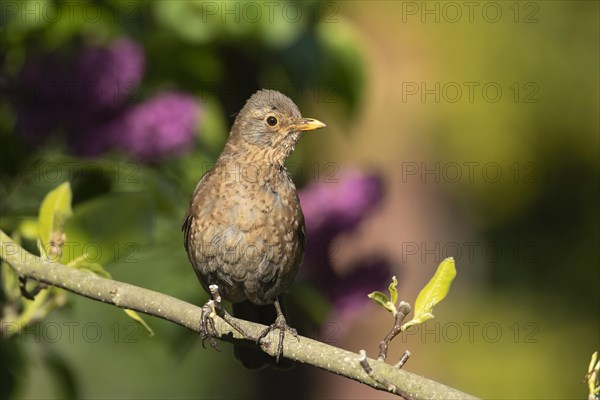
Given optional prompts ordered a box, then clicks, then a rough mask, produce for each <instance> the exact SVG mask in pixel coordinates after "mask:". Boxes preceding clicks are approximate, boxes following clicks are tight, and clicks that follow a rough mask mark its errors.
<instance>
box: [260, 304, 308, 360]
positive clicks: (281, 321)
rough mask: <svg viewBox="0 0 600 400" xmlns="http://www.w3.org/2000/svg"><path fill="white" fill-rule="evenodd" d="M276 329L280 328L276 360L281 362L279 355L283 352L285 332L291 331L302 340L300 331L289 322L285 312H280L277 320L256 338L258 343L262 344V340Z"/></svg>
mask: <svg viewBox="0 0 600 400" xmlns="http://www.w3.org/2000/svg"><path fill="white" fill-rule="evenodd" d="M275 329H279V343H278V344H277V352H276V353H275V361H276V362H279V357H280V356H281V355H282V354H283V338H284V336H285V332H286V331H287V332H289V333H291V334H292V335H294V337H296V339H298V340H300V338H298V332H297V331H296V330H295V329H294V328H292V327H291V326H289V325H288V324H287V321H286V320H285V317H284V316H283V314H279V315H278V316H277V319H276V320H275V322H274V323H272V324H271V326H269V327H268V328H267V329H265V330H264V331H262V333H261V334H260V336H259V337H258V339H256V343H258V344H260V342H261V340H263V339H264V338H265V336H267V335H268V334H269V333H270V332H272V331H274V330H275Z"/></svg>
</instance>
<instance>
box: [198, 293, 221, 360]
mask: <svg viewBox="0 0 600 400" xmlns="http://www.w3.org/2000/svg"><path fill="white" fill-rule="evenodd" d="M215 315H217V311H216V307H215V301H214V300H209V301H207V302H206V304H204V305H203V306H202V314H201V315H200V339H202V347H204V348H206V347H205V346H204V342H205V341H206V340H207V339H208V342H209V343H210V346H211V347H212V348H213V349H215V350H217V351H219V349H218V348H217V342H216V341H215V339H214V338H215V337H216V336H218V333H217V328H216V327H215V320H214V319H213V318H214V317H215Z"/></svg>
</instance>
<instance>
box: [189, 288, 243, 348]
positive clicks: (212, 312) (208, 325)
mask: <svg viewBox="0 0 600 400" xmlns="http://www.w3.org/2000/svg"><path fill="white" fill-rule="evenodd" d="M208 289H209V290H210V297H211V299H210V300H209V301H207V302H206V304H204V306H202V315H201V317H200V338H201V339H202V347H205V346H204V342H205V341H206V340H207V339H208V341H209V343H210V345H211V347H212V348H213V349H215V350H217V351H218V350H219V349H218V348H217V342H215V339H214V338H215V337H217V336H219V334H218V332H217V329H216V326H215V320H214V317H215V316H217V315H218V316H219V317H221V318H222V319H223V320H224V321H225V322H227V323H228V324H229V325H230V326H231V327H232V328H233V329H235V330H236V331H238V332H239V333H241V334H242V335H243V336H244V337H245V338H247V337H248V334H247V333H246V332H245V331H244V329H243V328H242V327H241V326H240V325H239V324H238V323H237V322H236V321H235V320H234V319H233V317H232V316H231V315H229V314H228V313H227V311H225V310H224V309H223V307H222V305H221V295H220V294H219V286H217V285H210V286H209V287H208Z"/></svg>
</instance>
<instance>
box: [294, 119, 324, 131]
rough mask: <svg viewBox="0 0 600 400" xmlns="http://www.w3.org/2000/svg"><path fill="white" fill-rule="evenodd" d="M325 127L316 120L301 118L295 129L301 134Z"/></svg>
mask: <svg viewBox="0 0 600 400" xmlns="http://www.w3.org/2000/svg"><path fill="white" fill-rule="evenodd" d="M326 126H327V125H325V124H324V123H322V122H321V121H319V120H318V119H313V118H302V119H301V120H300V123H299V124H297V125H296V129H298V130H299V131H301V132H305V131H314V130H315V129H320V128H324V127H326Z"/></svg>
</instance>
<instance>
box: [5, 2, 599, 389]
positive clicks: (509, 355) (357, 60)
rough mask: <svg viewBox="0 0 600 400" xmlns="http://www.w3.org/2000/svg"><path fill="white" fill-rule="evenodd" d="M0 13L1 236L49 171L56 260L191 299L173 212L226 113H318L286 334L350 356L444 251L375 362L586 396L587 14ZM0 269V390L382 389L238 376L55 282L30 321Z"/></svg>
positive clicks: (595, 238) (594, 35)
mask: <svg viewBox="0 0 600 400" xmlns="http://www.w3.org/2000/svg"><path fill="white" fill-rule="evenodd" d="M0 11H1V14H0V23H1V30H2V35H1V37H0V42H1V43H2V51H1V56H0V57H1V58H0V68H1V77H0V79H1V81H0V83H1V85H2V86H1V88H2V103H1V105H0V116H1V118H0V140H1V145H0V164H1V166H2V175H1V178H2V179H1V180H0V211H1V221H0V228H1V229H2V230H4V231H5V232H7V233H10V234H11V235H12V236H13V237H15V238H17V239H18V240H20V241H21V243H22V244H23V245H24V246H26V248H28V249H29V250H30V251H33V252H35V251H36V249H35V240H36V237H37V236H36V235H37V222H36V221H37V215H38V209H39V205H40V203H41V201H42V199H43V198H44V196H45V194H46V193H47V192H48V191H50V190H52V189H53V188H55V187H56V186H58V185H59V184H60V183H62V182H65V181H70V183H71V186H72V189H73V210H74V215H73V217H72V218H71V219H69V220H68V221H67V223H66V227H65V229H66V242H65V245H64V247H63V257H67V261H68V260H69V259H72V258H74V257H78V256H82V255H83V256H84V257H86V258H88V259H89V261H90V262H94V263H97V264H100V265H102V266H103V267H104V268H105V269H106V270H107V271H108V272H109V273H110V274H111V275H112V277H113V278H115V279H118V280H121V281H125V282H129V283H132V284H135V285H140V286H143V287H146V288H149V289H152V290H156V291H159V292H163V293H167V294H170V295H172V296H175V297H178V298H181V299H184V300H186V301H188V302H191V303H194V304H197V305H200V304H202V303H203V302H205V301H206V299H207V296H206V294H205V293H204V292H203V290H202V289H201V287H200V285H199V284H198V282H197V281H196V279H195V277H194V274H193V272H192V268H191V267H190V265H189V262H188V260H187V257H186V254H185V252H184V249H183V244H182V243H183V237H182V234H181V230H180V228H181V223H182V220H183V215H184V212H185V209H186V207H187V202H188V201H189V198H190V196H191V193H192V191H193V189H194V187H195V184H196V182H197V180H198V179H199V178H200V176H201V175H202V174H203V173H204V172H206V171H207V170H209V169H210V168H211V166H212V163H214V161H215V160H216V157H217V156H218V154H219V153H220V150H221V149H222V146H223V144H224V143H225V140H226V138H227V134H228V131H229V127H230V126H231V124H232V122H233V118H234V117H235V113H236V112H237V111H239V109H240V108H241V107H242V106H243V104H244V102H245V100H246V99H247V98H248V97H249V96H250V95H251V94H252V93H253V92H254V91H256V90H257V89H259V88H271V89H276V90H280V91H282V92H283V93H285V94H287V95H288V96H290V97H291V98H292V99H293V100H294V101H295V102H296V103H297V104H298V105H299V107H300V110H301V111H302V113H303V115H305V116H310V117H314V118H318V119H319V120H322V121H324V122H326V123H327V128H326V129H324V130H320V131H317V132H315V133H313V134H310V135H306V136H305V137H303V138H302V139H301V140H300V142H299V144H298V146H297V149H296V151H295V153H294V154H293V156H292V157H291V158H290V160H289V162H288V170H289V171H290V173H291V174H292V176H293V177H294V181H295V182H296V185H297V187H298V188H299V192H300V198H301V202H302V206H303V209H304V213H305V217H306V225H307V233H308V250H307V255H306V257H305V262H304V265H303V268H302V271H301V273H300V274H299V276H298V277H297V279H296V281H295V283H294V285H293V286H292V288H291V290H290V292H289V294H288V296H287V298H286V302H287V306H288V311H289V314H290V316H289V320H290V321H291V324H292V325H293V326H295V327H297V328H298V329H299V331H300V333H302V334H304V335H307V336H311V337H314V338H317V339H319V340H321V341H324V342H327V343H331V344H333V345H335V346H339V347H342V348H345V349H348V350H352V351H358V350H359V349H366V350H367V353H368V354H369V355H370V356H372V357H375V356H376V354H377V348H378V343H379V341H380V340H381V339H382V338H383V337H384V336H385V334H386V333H387V332H388V330H389V329H390V328H391V325H392V318H391V316H390V314H389V313H387V312H386V311H385V310H384V309H383V308H381V307H378V306H377V305H376V304H375V303H373V302H372V301H370V300H369V299H368V298H367V297H366V295H367V294H368V293H370V292H372V291H373V290H383V289H385V288H386V287H387V285H388V284H389V282H390V280H391V277H392V275H396V276H397V277H398V280H399V286H398V288H399V294H400V298H401V299H403V300H406V301H408V302H411V303H414V299H415V298H416V296H417V294H418V292H419V290H420V289H421V288H422V287H423V286H424V285H425V283H426V282H427V281H428V280H429V278H430V277H431V276H432V275H433V273H434V272H435V269H436V267H437V265H438V263H439V262H440V261H441V260H443V259H444V258H445V257H447V256H453V257H455V259H456V265H457V271H458V275H457V278H456V280H455V283H454V285H453V287H452V289H451V290H450V293H449V295H448V297H447V298H446V299H445V300H444V301H443V302H442V303H441V304H440V305H438V306H437V307H436V310H435V314H436V318H435V319H433V320H431V321H428V322H427V323H426V324H425V325H422V326H421V327H419V328H418V329H414V330H412V331H409V332H407V333H406V334H405V335H403V336H401V337H398V338H397V339H396V340H395V341H394V342H392V346H391V349H390V356H389V361H390V362H392V363H395V362H396V361H397V360H398V358H399V357H400V356H401V355H402V353H403V352H404V351H405V350H407V349H408V350H410V351H411V352H412V354H413V356H412V357H411V359H410V360H409V361H408V363H407V365H406V366H405V369H407V370H409V371H411V372H414V373H417V374H421V375H424V376H426V377H428V378H431V379H434V380H437V381H440V382H442V383H445V384H447V385H449V386H453V387H455V388H458V389H460V390H463V391H465V392H468V393H471V394H473V395H477V396H481V397H485V398H494V399H524V398H527V399H530V398H531V399H533V398H539V399H549V398H551V399H567V398H569V399H571V398H584V397H585V396H586V393H587V389H586V386H585V385H584V384H583V383H582V380H583V378H584V375H585V373H586V371H587V365H588V362H589V358H590V355H591V354H592V352H593V351H595V350H598V347H599V342H600V340H599V339H600V327H599V319H598V315H599V304H600V301H599V300H600V299H599V292H598V283H599V281H600V279H599V278H600V277H599V261H600V260H599V250H598V249H599V224H600V216H599V213H598V209H599V207H598V205H599V204H600V203H599V199H598V197H599V191H598V174H599V155H598V153H599V134H598V133H599V117H598V115H599V113H598V110H599V82H598V81H599V65H598V64H599V59H600V58H599V37H600V32H599V3H598V2H595V1H551V2H546V1H538V2H504V1H502V2H479V1H475V2H437V1H432V2H412V1H398V2H387V1H381V2H378V1H370V2H366V1H354V2H342V1H340V2H332V1H322V2H310V1H307V2H285V1H284V2H265V3H260V2H249V3H246V2H233V1H232V2H227V1H225V2H209V1H153V2H138V1H83V0H81V1H69V2H67V1H4V2H2V5H0ZM67 251H68V255H65V254H64V253H66V252H67ZM10 274H11V272H10V271H9V270H8V268H7V267H6V265H3V266H2V302H3V305H2V311H1V312H2V322H3V323H4V324H5V327H6V326H8V325H6V324H11V323H13V324H14V323H15V321H20V322H24V323H26V324H25V325H22V329H21V330H20V332H15V333H14V334H12V335H11V336H10V337H7V335H5V336H4V338H3V340H2V341H1V342H0V345H1V347H0V352H1V353H2V354H1V358H2V366H1V367H0V368H1V379H2V385H1V389H0V393H1V395H2V398H12V399H20V398H28V399H29V398H44V399H47V398H66V397H69V398H125V397H126V398H140V399H141V398H259V397H262V398H270V397H273V398H275V397H277V398H331V399H333V398H356V399H358V398H360V399H363V398H386V397H390V398H391V396H390V395H387V394H386V393H383V392H377V391H374V390H372V389H370V388H368V387H365V386H362V385H359V384H357V383H355V382H352V381H349V380H346V379H343V378H340V377H338V376H333V375H332V374H328V373H325V372H322V371H319V370H316V369H313V368H310V367H305V366H302V365H297V366H296V367H295V368H294V369H293V370H292V371H289V372H277V371H267V370H263V371H258V372H257V371H247V370H245V369H243V367H242V366H241V365H239V364H238V363H236V362H235V361H234V359H233V357H232V355H231V348H230V347H231V346H230V345H229V344H227V343H220V344H219V347H220V348H221V352H219V353H218V352H215V351H212V350H204V349H202V347H201V346H200V342H199V339H198V337H197V336H196V335H195V334H193V333H191V332H188V331H186V330H184V329H183V328H181V327H179V326H176V325H174V324H171V323H167V322H164V321H162V320H159V319H156V318H152V317H149V316H146V317H145V318H144V319H145V321H146V322H147V323H148V324H149V325H150V326H151V328H152V329H153V330H154V332H155V333H156V334H155V336H153V337H150V336H149V335H148V333H147V332H146V330H145V329H144V328H143V327H141V326H140V325H138V324H136V323H135V322H134V321H133V320H131V319H129V318H128V317H127V316H126V315H125V314H124V313H122V312H121V311H120V310H118V309H117V308H115V307H111V306H108V305H104V304H100V303H96V302H93V301H91V300H88V299H85V298H81V297H78V296H75V295H72V294H66V293H64V292H61V291H58V290H53V291H52V292H50V294H49V295H48V296H47V297H46V298H45V300H43V301H38V303H39V304H38V303H36V305H35V306H32V305H31V304H30V303H31V302H29V301H28V300H23V299H21V298H19V297H18V296H15V295H14V293H15V290H16V289H15V287H14V285H13V286H11V282H13V283H14V277H11V276H10ZM32 307H33V308H32ZM24 310H29V311H30V312H28V313H24ZM32 310H33V311H32ZM25 314H26V315H25ZM11 326H12V325H11ZM5 331H6V329H5ZM232 382H234V384H232Z"/></svg>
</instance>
